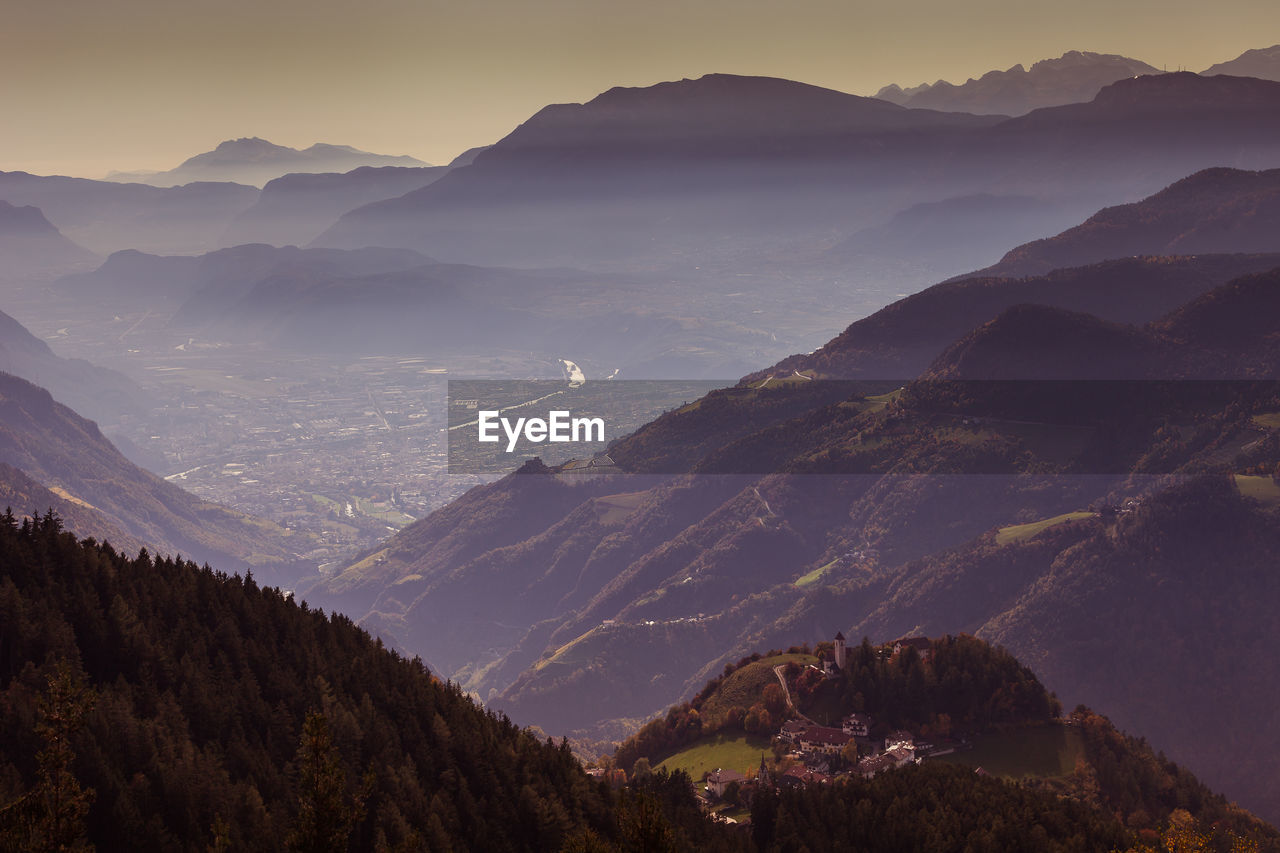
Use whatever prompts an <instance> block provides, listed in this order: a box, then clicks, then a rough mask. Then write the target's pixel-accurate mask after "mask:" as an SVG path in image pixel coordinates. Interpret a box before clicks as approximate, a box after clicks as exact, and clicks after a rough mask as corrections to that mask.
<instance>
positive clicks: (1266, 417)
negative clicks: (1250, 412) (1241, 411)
mask: <svg viewBox="0 0 1280 853" xmlns="http://www.w3.org/2000/svg"><path fill="white" fill-rule="evenodd" d="M1253 422H1254V423H1255V424H1257V425H1258V426H1260V427H1263V428H1264V429H1280V412H1267V413H1266V414H1263V415H1254V416H1253Z"/></svg>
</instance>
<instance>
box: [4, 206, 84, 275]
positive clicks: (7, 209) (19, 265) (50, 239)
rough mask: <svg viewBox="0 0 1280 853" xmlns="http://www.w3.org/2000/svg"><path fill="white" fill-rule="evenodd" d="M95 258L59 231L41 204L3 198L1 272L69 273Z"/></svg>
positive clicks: (23, 273)
mask: <svg viewBox="0 0 1280 853" xmlns="http://www.w3.org/2000/svg"><path fill="white" fill-rule="evenodd" d="M96 260H97V257H96V256H95V255H94V254H93V253H92V252H90V251H89V250H88V249H85V248H83V247H82V246H77V245H76V244H75V243H73V242H71V241H70V240H68V239H67V238H66V237H64V236H63V235H62V234H61V233H59V232H58V229H57V228H54V227H53V225H52V224H51V223H50V222H49V220H48V219H46V218H45V216H44V214H43V213H42V212H41V211H40V209H39V208H38V207H31V206H25V207H14V206H13V205H12V204H9V203H8V202H7V201H0V276H3V277H4V278H20V277H23V276H28V275H32V274H37V275H39V274H45V275H48V274H51V273H52V274H59V273H66V272H69V271H70V270H72V269H74V268H76V267H77V266H85V265H87V264H91V263H93V262H95V261H96Z"/></svg>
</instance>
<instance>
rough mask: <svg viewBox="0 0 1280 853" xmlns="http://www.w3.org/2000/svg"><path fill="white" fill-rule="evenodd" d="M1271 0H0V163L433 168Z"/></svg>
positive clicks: (1085, 42)
mask: <svg viewBox="0 0 1280 853" xmlns="http://www.w3.org/2000/svg"><path fill="white" fill-rule="evenodd" d="M1276 42H1280V3H1276V2H1275V0H1224V2H1221V3H1219V4H1217V6H1216V7H1214V8H1210V4H1208V3H1206V2H1204V0H1194V2H1193V1H1192V0H1072V2H1070V3H1067V2H1057V3H1045V2H1039V0H893V2H890V0H874V2H868V0H796V1H795V2H792V3H790V4H788V5H787V6H785V7H784V6H783V5H782V4H781V3H777V2H773V0H701V2H699V0H692V2H690V0H684V2H676V0H643V2H641V0H635V2H617V0H539V1H538V2H533V0H470V2H464V1H463V0H455V2H448V3H445V2H436V0H360V2H355V0H307V2H302V0H218V2H210V0H0V169H3V170H13V169H22V170H26V171H31V172H36V173H41V174H52V173H60V174H74V175H85V176H100V175H102V174H104V173H105V172H107V171H108V170H110V169H126V170H127V169H167V168H171V167H173V166H176V165H177V164H178V163H179V162H181V161H182V160H184V159H186V158H187V157H188V156H191V155H192V154H196V153H199V152H201V151H206V150H208V149H210V148H212V147H213V146H214V145H216V144H217V143H218V142H219V141H221V140H223V139H228V138H233V137H239V136H261V137H264V138H266V139H270V140H271V141H273V142H276V143H279V144H283V145H292V146H295V147H305V146H306V145H310V144H311V143H313V142H333V143H340V144H346V145H354V146H356V147H358V148H364V149H367V150H372V151H377V152H380V153H386V154H412V155H414V156H416V157H419V158H421V159H424V160H427V161H430V162H433V163H441V162H447V161H448V160H449V159H451V158H452V157H453V156H454V155H456V154H458V153H459V152H461V151H462V150H464V149H466V148H469V147H471V146H473V145H482V144H485V143H488V142H492V141H494V140H496V139H498V138H500V137H501V136H503V135H504V134H505V133H507V132H508V131H509V130H511V129H512V128H513V127H515V126H516V125H517V124H519V123H520V122H521V121H523V120H524V119H525V118H527V117H528V116H529V115H530V114H532V113H533V112H534V111H536V110H537V109H538V108H539V107H541V106H543V105H545V104H547V103H555V102H564V101H583V100H587V99H590V98H591V97H592V96H594V95H596V94H598V93H599V92H601V91H603V90H604V89H607V88H609V87H611V86H616V85H626V86H640V85H649V84H652V83H656V82H659V81H661V80H671V79H679V78H681V77H697V76H700V75H702V74H705V73H708V72H713V71H722V72H730V73H739V74H764V75H773V76H779V77H788V78H791V79H796V80H802V81H805V82H809V83H815V84H819V85H824V86H829V87H831V88H835V89H840V90H843V91H847V92H853V93H855V94H872V93H874V92H875V91H876V90H877V89H878V88H880V86H882V85H885V84H887V83H900V84H902V85H915V84H917V83H921V82H932V81H934V80H936V79H939V78H945V79H948V80H951V81H953V82H963V81H964V80H965V79H966V78H968V77H970V76H974V75H978V74H981V73H983V72H985V71H988V70H990V69H992V68H1001V69H1003V68H1007V67H1009V66H1011V65H1013V64H1015V63H1018V62H1021V63H1023V64H1025V65H1030V64H1031V63H1032V62H1034V61H1035V60H1037V59H1043V58H1046V57H1051V56H1059V55H1061V54H1062V53H1063V52H1064V51H1066V50H1072V49H1077V50H1093V51H1099V52H1103V53H1122V54H1125V55H1128V56H1132V57H1134V58H1136V59H1141V60H1144V61H1146V62H1149V63H1151V64H1152V65H1155V66H1157V67H1160V66H1167V67H1169V68H1170V69H1174V68H1177V67H1179V66H1182V67H1186V68H1188V69H1189V70H1193V71H1199V70H1202V69H1203V68H1205V67H1207V66H1209V65H1211V64H1213V63H1214V62H1219V61H1222V60H1226V59H1231V58H1234V57H1235V56H1237V55H1239V54H1240V53H1241V52H1243V51H1244V50H1247V49H1249V48H1255V47H1266V46H1268V45H1271V44H1274V43H1276Z"/></svg>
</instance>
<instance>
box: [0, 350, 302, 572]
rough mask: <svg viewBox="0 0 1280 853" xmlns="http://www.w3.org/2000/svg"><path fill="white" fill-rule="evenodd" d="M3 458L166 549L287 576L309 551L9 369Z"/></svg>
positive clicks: (0, 392) (0, 430)
mask: <svg viewBox="0 0 1280 853" xmlns="http://www.w3.org/2000/svg"><path fill="white" fill-rule="evenodd" d="M0 462H3V463H5V464H7V465H10V466H12V467H14V468H17V469H19V470H21V471H22V472H24V473H25V474H26V475H27V476H29V477H31V478H32V479H33V480H35V481H36V482H38V483H40V484H42V485H43V486H45V487H46V488H48V489H49V490H50V491H53V492H54V493H55V494H58V495H60V496H61V497H63V498H64V499H66V500H68V501H71V502H72V503H78V504H80V505H82V506H85V507H87V508H89V509H93V510H96V511H97V512H98V513H99V514H100V515H101V516H102V517H103V518H104V519H105V520H106V521H107V522H109V523H110V524H112V525H114V526H115V527H118V528H119V529H121V530H123V531H125V532H126V533H127V534H129V535H130V536H133V537H135V538H136V539H139V540H142V541H144V542H147V543H149V544H150V547H152V548H155V549H159V550H160V551H162V552H167V553H170V554H175V553H181V554H185V555H188V556H190V557H192V558H194V559H197V560H201V561H214V562H217V563H219V564H220V565H224V566H227V567H229V568H246V567H249V566H252V567H253V568H255V569H257V570H259V571H260V572H262V573H264V574H272V575H275V576H279V577H280V578H281V579H285V578H291V577H292V576H293V575H294V574H296V573H297V571H298V565H297V563H298V559H297V557H296V554H297V553H299V552H301V551H304V550H307V548H306V547H305V545H304V544H301V543H300V544H298V545H294V544H293V543H291V542H290V541H289V536H290V534H289V533H288V532H287V531H284V530H282V529H281V528H279V527H277V526H275V525H274V524H270V523H268V522H264V521H262V520H260V519H254V518H250V517H249V516H246V515H243V514H241V513H238V512H235V511H233V510H231V509H228V508H226V507H224V506H220V505H218V504H213V503H209V502H207V501H203V500H200V499H199V498H197V497H195V496H194V495H191V494H189V493H187V492H184V491H183V490H182V489H180V488H178V487H177V486H174V485H172V484H170V483H168V482H166V481H164V480H162V479H160V478H159V477H157V476H155V475H154V474H151V473H149V472H147V471H144V470H142V469H141V468H138V467H137V466H136V465H134V464H133V463H131V462H129V461H128V460H127V459H125V458H124V457H123V456H122V455H121V454H120V452H119V451H118V450H116V448H115V447H114V446H113V445H112V444H111V443H110V442H109V441H107V439H106V438H104V437H103V435H102V433H101V432H100V431H99V430H98V427H97V425H96V424H94V423H93V422H92V421H87V420H85V419H84V418H82V417H80V416H79V415H77V414H76V413H75V412H73V411H71V410H70V409H68V408H67V407H66V406H64V405H62V404H60V403H58V402H56V401H54V399H53V397H52V396H50V394H49V392H48V391H46V390H44V389H43V388H39V387H37V386H35V385H32V384H31V383H29V382H27V381H25V380H22V379H19V378H17V377H15V376H9V375H8V374H0Z"/></svg>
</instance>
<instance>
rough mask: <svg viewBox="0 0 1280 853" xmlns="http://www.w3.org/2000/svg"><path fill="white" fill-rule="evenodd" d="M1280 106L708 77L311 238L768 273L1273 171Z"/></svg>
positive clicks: (585, 120)
mask: <svg viewBox="0 0 1280 853" xmlns="http://www.w3.org/2000/svg"><path fill="white" fill-rule="evenodd" d="M1278 108H1280V84H1277V83H1273V82H1269V81H1261V80H1253V79H1249V78H1238V77H1212V78H1206V77H1199V76H1197V75H1194V74H1166V75H1154V76H1146V77H1138V78H1133V79H1125V80H1121V81H1119V82H1117V83H1113V84H1111V85H1110V86H1107V87H1105V88H1104V89H1102V90H1101V91H1100V92H1099V93H1098V94H1097V96H1096V97H1095V98H1094V99H1093V100H1092V101H1090V102H1088V103H1084V104H1071V105H1067V106H1061V107H1049V108H1044V109H1039V110H1036V111H1034V112H1032V113H1029V114H1027V115H1024V116H1021V117H1018V118H1013V119H1008V120H1002V119H1000V118H998V117H985V118H981V117H974V116H968V115H962V114H957V113H940V112H935V111H930V110H907V109H905V108H902V107H899V106H897V105H891V104H888V103H887V102H884V101H877V100H875V99H867V98H856V97H854V96H851V95H843V94H841V93H838V92H831V91H830V90H823V89H817V88H815V87H808V86H803V85H801V84H798V83H790V82H788V81H781V80H771V79H767V78H736V77H730V76H727V75H712V76H709V77H705V78H701V79H699V80H695V81H681V82H675V83H665V84H659V85H658V86H654V87H650V88H647V89H618V90H611V91H610V92H606V93H604V94H603V95H601V96H599V97H597V98H596V99H594V100H592V101H590V102H588V103H586V104H581V105H578V104H565V105H557V106H553V107H547V108H545V109H544V110H542V111H541V112H539V113H538V114H537V115H535V116H533V117H532V118H531V119H530V120H529V121H527V122H525V123H524V124H523V125H521V126H520V127H519V128H517V129H516V130H515V131H513V132H512V133H511V134H509V135H508V136H507V137H505V138H504V139H502V140H500V141H499V142H498V143H496V144H495V145H494V146H493V147H492V148H490V149H489V150H487V151H485V152H484V153H483V154H482V155H481V156H479V157H478V158H477V159H476V161H475V163H474V164H473V165H471V166H470V167H468V168H466V169H459V170H456V171H455V172H453V173H452V174H450V175H448V176H446V177H445V178H443V179H441V180H440V181H437V182H436V183H434V184H432V185H430V186H428V187H425V188H423V189H421V190H417V191H415V192H412V193H409V194H407V195H405V196H402V197H401V198H398V199H393V200H388V201H384V202H378V203H376V204H373V205H368V206H366V207H363V208H357V209H356V210H353V211H351V212H349V213H347V214H346V215H344V216H343V218H342V219H340V220H339V221H338V223H337V224H336V225H335V226H334V227H333V228H331V229H329V231H327V232H326V233H325V234H324V235H322V236H321V237H320V238H319V240H318V243H319V244H320V245H330V246H344V247H350V246H362V245H396V246H405V247H408V248H413V249H417V250H419V251H424V252H426V253H427V254H430V255H432V256H433V257H440V258H442V259H447V260H451V261H465V262H469V263H485V264H489V263H501V264H513V263H514V264H538V265H546V264H563V263H569V262H570V261H571V260H572V262H573V263H574V264H579V265H580V264H584V263H592V264H612V265H616V264H631V265H635V264H637V263H641V262H644V263H647V264H650V265H652V264H663V265H665V266H667V267H671V266H672V265H673V264H678V263H679V262H680V261H682V260H685V259H690V258H698V259H699V260H700V261H706V260H708V259H716V260H717V261H718V262H720V263H728V262H730V261H732V260H735V259H736V261H737V262H738V263H745V260H744V259H747V258H751V259H755V260H756V261H757V262H759V261H761V260H776V259H777V258H779V257H785V256H787V255H788V254H791V255H794V254H795V253H796V252H798V251H801V250H802V249H808V250H810V251H819V250H820V249H824V248H829V247H830V235H831V233H832V232H833V231H835V232H836V233H843V234H846V235H847V234H851V233H853V232H855V231H857V230H860V229H861V228H864V227H868V226H871V225H873V224H875V223H876V222H880V221H883V217H884V212H885V210H886V209H887V210H890V211H894V210H904V209H906V208H908V207H910V206H911V205H913V204H920V203H924V202H936V201H939V200H941V199H946V198H950V197H958V196H968V195H974V194H978V193H991V194H998V195H1002V196H1003V195H1012V196H1019V195H1022V196H1031V197H1034V198H1037V199H1040V200H1042V201H1044V202H1047V203H1059V204H1063V203H1067V204H1082V203H1085V202H1086V201H1087V202H1089V203H1096V200H1098V199H1102V200H1104V203H1106V202H1127V201H1130V200H1131V199H1133V198H1135V197H1141V196H1143V195H1147V194H1150V193H1152V192H1155V191H1156V190H1158V189H1160V188H1161V187H1163V186H1166V185H1167V184H1169V183H1170V182H1172V181H1174V180H1176V179H1178V178H1180V177H1183V176H1185V175H1187V174H1190V173H1192V172H1194V171H1197V170H1199V169H1204V168H1207V167H1210V166H1218V165H1222V164H1224V163H1225V164H1228V165H1233V166H1247V167H1256V166H1266V167H1272V166H1274V165H1275V164H1276V162H1277V161H1280V150H1278V149H1277V147H1276V145H1275V142H1274V140H1275V137H1276V131H1277V130H1278V129H1280V119H1278V118H1277V115H1280V109H1278ZM1157 140H1158V145H1155V142H1156V141H1157ZM1153 145H1155V149H1154V150H1153ZM758 266H759V263H757V264H756V267H752V268H753V269H754V268H757V267H758Z"/></svg>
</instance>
